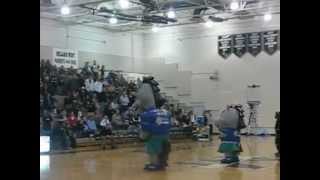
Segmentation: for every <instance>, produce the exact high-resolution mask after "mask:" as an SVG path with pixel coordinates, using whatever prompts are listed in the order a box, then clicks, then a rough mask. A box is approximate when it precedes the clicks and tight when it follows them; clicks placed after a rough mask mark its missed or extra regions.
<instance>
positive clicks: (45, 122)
mask: <svg viewBox="0 0 320 180" xmlns="http://www.w3.org/2000/svg"><path fill="white" fill-rule="evenodd" d="M52 121H53V119H52V116H51V115H50V113H49V112H48V111H47V110H44V112H43V116H42V129H43V131H44V134H47V135H49V134H50V131H51V123H52Z"/></svg>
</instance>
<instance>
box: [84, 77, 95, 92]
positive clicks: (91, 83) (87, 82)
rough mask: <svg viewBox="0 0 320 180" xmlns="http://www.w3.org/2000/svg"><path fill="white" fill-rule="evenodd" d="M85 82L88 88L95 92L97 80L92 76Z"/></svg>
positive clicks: (89, 90)
mask: <svg viewBox="0 0 320 180" xmlns="http://www.w3.org/2000/svg"><path fill="white" fill-rule="evenodd" d="M84 84H85V86H86V90H87V91H88V92H94V91H95V82H94V81H93V79H92V77H90V78H88V79H86V80H85V82H84Z"/></svg>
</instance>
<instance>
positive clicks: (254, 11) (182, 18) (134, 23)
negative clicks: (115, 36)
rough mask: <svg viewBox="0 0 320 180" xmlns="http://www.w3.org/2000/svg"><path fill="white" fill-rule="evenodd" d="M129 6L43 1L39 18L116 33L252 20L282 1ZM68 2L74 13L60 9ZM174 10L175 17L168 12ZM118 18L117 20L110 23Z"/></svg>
mask: <svg viewBox="0 0 320 180" xmlns="http://www.w3.org/2000/svg"><path fill="white" fill-rule="evenodd" d="M128 1H129V7H128V8H127V9H122V8H121V7H120V5H119V0H66V1H64V0H40V18H43V19H51V20H55V21H59V22H63V23H65V24H68V25H77V24H82V25H85V26H92V27H97V28H103V29H106V30H109V31H114V32H126V31H136V30H143V29H150V28H151V27H153V26H158V27H168V26H181V25H188V24H199V23H204V22H206V21H209V20H211V21H214V22H225V21H229V20H238V21H243V20H250V19H253V18H255V17H256V16H263V15H264V14H265V13H270V14H280V0H236V1H238V2H239V4H240V8H239V9H237V10H231V9H230V3H231V2H232V1H235V0H128ZM63 4H67V5H68V6H69V7H70V9H71V12H70V14H69V15H61V14H60V8H61V7H62V5H63ZM169 10H173V11H174V12H175V14H176V16H175V18H168V17H167V15H166V13H167V12H168V11H169ZM111 17H116V18H117V19H118V22H117V23H116V24H110V23H109V19H110V18H111Z"/></svg>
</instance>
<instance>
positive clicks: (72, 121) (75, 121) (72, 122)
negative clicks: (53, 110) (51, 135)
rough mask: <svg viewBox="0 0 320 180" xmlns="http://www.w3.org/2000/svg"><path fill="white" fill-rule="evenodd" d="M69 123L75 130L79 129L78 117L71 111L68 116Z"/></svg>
mask: <svg viewBox="0 0 320 180" xmlns="http://www.w3.org/2000/svg"><path fill="white" fill-rule="evenodd" d="M67 123H68V126H69V127H70V128H71V130H72V131H73V132H76V131H77V126H78V118H77V116H76V115H75V114H74V113H73V112H71V113H70V114H69V116H68V117H67Z"/></svg>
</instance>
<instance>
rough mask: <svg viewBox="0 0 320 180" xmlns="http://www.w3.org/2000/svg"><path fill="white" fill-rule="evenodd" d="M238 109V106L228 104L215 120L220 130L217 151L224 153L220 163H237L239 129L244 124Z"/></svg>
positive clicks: (243, 126) (239, 149) (240, 150)
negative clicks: (219, 141) (219, 142)
mask: <svg viewBox="0 0 320 180" xmlns="http://www.w3.org/2000/svg"><path fill="white" fill-rule="evenodd" d="M239 109H240V108H239V107H238V106H232V105H228V106H227V108H226V109H225V110H224V111H222V113H221V116H220V119H219V120H218V121H216V122H215V125H216V126H217V127H218V128H219V130H220V139H221V144H220V147H219V150H218V151H219V152H220V153H224V155H225V157H224V159H222V160H221V163H224V164H230V163H238V162H239V154H240V152H242V148H241V144H240V130H241V129H243V128H245V127H246V126H245V124H244V121H243V115H242V111H239ZM240 110H241V109H240Z"/></svg>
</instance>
